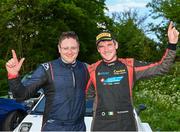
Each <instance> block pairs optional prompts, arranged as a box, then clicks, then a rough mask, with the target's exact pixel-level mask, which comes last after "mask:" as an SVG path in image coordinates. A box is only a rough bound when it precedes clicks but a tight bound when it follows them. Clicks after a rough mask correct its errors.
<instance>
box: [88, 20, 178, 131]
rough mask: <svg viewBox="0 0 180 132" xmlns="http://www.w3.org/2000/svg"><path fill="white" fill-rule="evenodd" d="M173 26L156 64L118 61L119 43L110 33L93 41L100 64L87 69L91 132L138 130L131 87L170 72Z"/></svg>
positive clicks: (176, 32) (172, 57)
mask: <svg viewBox="0 0 180 132" xmlns="http://www.w3.org/2000/svg"><path fill="white" fill-rule="evenodd" d="M172 24H173V23H172V22H171V23H170V25H169V28H168V39H169V44H168V48H167V49H166V52H165V54H164V56H163V57H162V59H161V60H160V61H159V62H156V63H146V62H140V61H136V60H134V59H133V58H127V59H123V58H118V57H117V54H116V50H117V49H118V43H117V42H116V41H115V40H114V39H113V38H112V36H111V34H110V33H109V32H102V33H100V34H99V35H98V36H97V37H96V44H97V50H98V52H99V53H100V55H101V57H102V60H100V61H98V62H96V63H94V64H92V65H91V66H89V68H88V70H89V72H90V81H89V82H88V85H89V84H90V83H91V82H92V83H93V85H94V87H95V91H96V99H95V104H94V118H93V122H92V130H93V131H136V130H137V126H136V121H135V117H134V113H133V105H132V89H133V85H134V83H135V81H137V80H139V79H142V78H147V77H151V76H155V75H162V74H164V73H166V72H167V71H168V70H169V68H170V65H172V63H173V61H174V58H175V54H176V43H177V42H178V35H179V32H178V31H177V30H176V29H175V28H173V25H172ZM87 88H88V86H87ZM87 91H88V89H87Z"/></svg>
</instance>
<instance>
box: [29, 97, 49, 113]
mask: <svg viewBox="0 0 180 132" xmlns="http://www.w3.org/2000/svg"><path fill="white" fill-rule="evenodd" d="M45 100H46V98H45V97H43V98H42V99H41V101H40V102H39V103H38V104H37V105H36V108H35V109H34V110H33V111H32V112H31V113H32V114H43V112H44V105H45Z"/></svg>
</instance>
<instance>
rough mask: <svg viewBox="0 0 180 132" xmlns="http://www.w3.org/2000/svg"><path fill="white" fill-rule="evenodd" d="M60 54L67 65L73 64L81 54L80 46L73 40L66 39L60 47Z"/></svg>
mask: <svg viewBox="0 0 180 132" xmlns="http://www.w3.org/2000/svg"><path fill="white" fill-rule="evenodd" d="M58 49H59V53H60V55H61V58H62V59H63V60H64V61H65V62H66V63H69V64H71V63H73V62H74V61H75V60H76V58H77V56H78V53H79V44H78V42H77V41H76V40H75V39H73V38H66V39H64V40H63V41H62V42H61V43H60V44H59V45H58Z"/></svg>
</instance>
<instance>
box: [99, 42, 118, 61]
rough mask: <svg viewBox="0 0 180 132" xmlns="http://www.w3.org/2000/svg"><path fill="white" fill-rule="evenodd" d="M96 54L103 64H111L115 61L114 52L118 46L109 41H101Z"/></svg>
mask: <svg viewBox="0 0 180 132" xmlns="http://www.w3.org/2000/svg"><path fill="white" fill-rule="evenodd" d="M97 49H98V52H99V53H100V55H101V57H102V58H103V60H104V61H105V62H108V63H110V62H113V61H115V60H116V59H117V55H116V50H117V49H118V44H117V43H114V42H113V41H112V40H111V41H101V42H99V44H98V46H97Z"/></svg>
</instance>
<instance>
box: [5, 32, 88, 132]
mask: <svg viewBox="0 0 180 132" xmlns="http://www.w3.org/2000/svg"><path fill="white" fill-rule="evenodd" d="M58 49H59V53H60V58H58V59H56V60H53V61H50V62H48V63H44V64H42V65H40V66H39V67H38V68H37V69H36V70H35V71H34V72H33V74H32V76H31V78H30V79H28V80H26V81H24V83H23V84H22V83H21V80H20V78H19V77H18V76H19V71H20V69H21V66H22V63H23V61H24V58H22V59H21V60H20V61H19V60H18V59H17V56H16V53H15V51H14V50H12V55H13V58H12V59H10V60H9V61H8V62H7V63H6V69H7V71H8V79H9V86H10V89H11V91H12V92H13V95H14V97H15V98H16V99H17V100H25V99H28V98H30V97H32V95H33V94H35V93H36V92H37V91H38V90H39V89H40V88H43V90H44V94H45V97H46V102H45V110H44V116H43V127H42V130H43V131H85V130H86V127H85V122H84V116H85V88H86V83H87V81H88V76H87V75H88V70H87V68H86V66H85V64H84V63H82V62H80V61H77V60H76V58H77V56H78V53H79V40H78V36H77V35H76V34H75V33H74V32H72V31H71V32H70V31H69V32H63V33H62V35H61V36H60V39H59V44H58Z"/></svg>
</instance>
